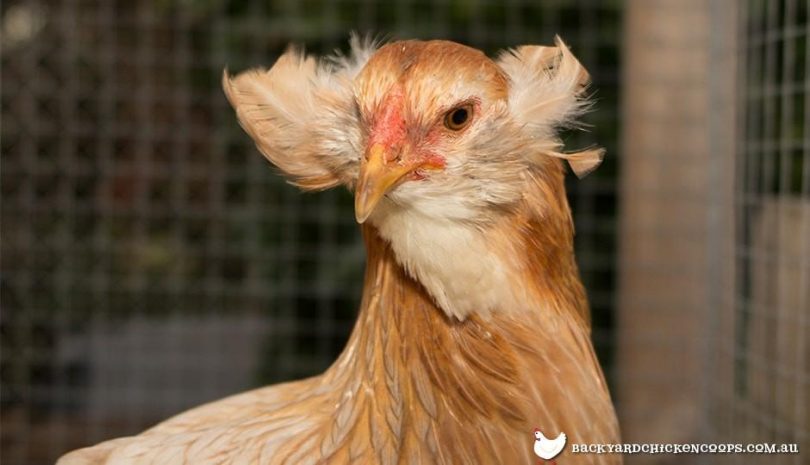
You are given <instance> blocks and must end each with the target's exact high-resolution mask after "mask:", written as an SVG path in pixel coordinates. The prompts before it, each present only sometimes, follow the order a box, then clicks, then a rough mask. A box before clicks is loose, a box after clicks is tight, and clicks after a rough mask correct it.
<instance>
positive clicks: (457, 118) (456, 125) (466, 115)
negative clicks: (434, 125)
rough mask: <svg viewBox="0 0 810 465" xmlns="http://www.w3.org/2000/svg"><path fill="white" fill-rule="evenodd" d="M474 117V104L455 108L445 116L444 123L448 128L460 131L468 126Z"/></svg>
mask: <svg viewBox="0 0 810 465" xmlns="http://www.w3.org/2000/svg"><path fill="white" fill-rule="evenodd" d="M471 117H472V105H464V106H462V107H458V108H454V109H452V110H450V111H448V112H447V114H446V115H445V116H444V125H445V126H447V129H450V130H453V131H460V130H462V129H464V128H465V127H467V125H468V124H469V123H470V119H471Z"/></svg>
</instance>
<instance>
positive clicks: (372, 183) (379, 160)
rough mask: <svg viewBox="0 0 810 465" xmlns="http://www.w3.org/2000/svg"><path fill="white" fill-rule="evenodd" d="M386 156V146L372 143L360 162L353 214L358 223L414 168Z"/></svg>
mask: <svg viewBox="0 0 810 465" xmlns="http://www.w3.org/2000/svg"><path fill="white" fill-rule="evenodd" d="M388 158H389V154H388V152H387V150H386V148H385V147H384V146H383V145H381V144H374V145H372V146H371V147H370V148H369V150H368V152H367V153H366V157H365V159H364V160H362V161H361V162H360V176H359V178H358V179H357V187H356V189H355V192H354V215H355V218H357V222H358V223H361V224H362V223H363V222H364V221H366V219H368V217H369V215H371V212H373V211H374V208H375V207H376V206H377V204H378V203H380V200H381V199H382V198H383V196H384V195H385V194H386V193H387V192H388V191H390V190H391V189H393V188H394V187H395V186H396V185H397V184H398V183H399V181H400V180H401V179H402V178H403V177H404V176H405V175H407V174H408V173H410V172H411V171H413V170H414V168H415V166H412V165H410V164H408V163H406V164H402V163H399V162H397V161H388Z"/></svg>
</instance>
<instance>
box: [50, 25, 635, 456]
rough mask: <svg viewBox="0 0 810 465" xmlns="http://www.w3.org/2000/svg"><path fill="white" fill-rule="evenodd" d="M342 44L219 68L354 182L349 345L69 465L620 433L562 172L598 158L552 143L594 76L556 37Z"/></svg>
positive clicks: (260, 119)
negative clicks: (354, 303)
mask: <svg viewBox="0 0 810 465" xmlns="http://www.w3.org/2000/svg"><path fill="white" fill-rule="evenodd" d="M351 45H352V51H351V53H350V54H349V55H348V56H342V55H336V56H333V57H330V58H325V59H321V60H318V59H316V58H314V57H310V56H306V55H305V54H304V53H303V52H302V51H300V50H299V49H294V48H293V49H290V50H289V51H288V52H287V53H285V54H284V55H282V56H281V57H280V58H279V59H278V61H277V62H276V63H275V65H274V66H273V67H272V68H270V69H269V70H252V71H247V72H245V73H243V74H240V75H238V76H236V77H231V76H229V75H228V74H227V72H226V73H225V75H224V77H223V85H224V88H225V93H226V95H227V97H228V100H229V101H230V102H231V104H232V105H233V107H234V108H235V109H236V113H237V115H238V118H239V121H240V123H241V125H242V127H243V128H244V129H245V131H246V132H247V133H248V134H249V135H250V136H251V137H252V138H253V139H254V141H255V142H256V144H257V146H258V148H259V150H260V151H261V152H262V154H264V156H266V157H267V158H268V159H269V160H270V161H271V162H272V163H273V164H274V165H275V166H277V167H278V168H279V169H280V170H281V171H282V172H283V173H284V174H285V175H287V176H288V177H289V178H290V179H291V181H292V182H293V183H295V184H296V185H298V186H300V187H301V188H303V189H309V190H313V189H315V190H317V189H327V188H331V187H336V186H340V185H344V186H347V187H348V188H349V189H351V190H353V191H354V196H355V212H356V219H357V221H358V222H359V223H361V230H362V235H363V239H364V241H365V245H366V248H367V265H366V273H365V285H364V286H365V287H364V289H363V296H362V303H361V306H360V307H361V308H360V312H359V316H358V321H357V324H356V326H355V328H354V331H353V333H352V335H351V337H350V339H349V342H348V344H347V346H346V348H345V350H344V351H343V353H342V354H341V355H340V357H339V358H338V359H337V361H336V362H335V363H334V365H332V366H331V367H330V368H329V369H328V370H327V371H326V372H325V373H323V374H322V375H320V376H316V377H313V378H309V379H305V380H302V381H295V382H291V383H286V384H281V385H277V386H270V387H265V388H261V389H257V390H254V391H250V392H247V393H243V394H239V395H236V396H233V397H229V398H226V399H224V400H220V401H217V402H213V403H211V404H208V405H204V406H201V407H198V408H195V409H192V410H190V411H188V412H185V413H182V414H180V415H178V416H176V417H174V418H171V419H169V420H167V421H165V422H163V423H161V424H159V425H157V426H155V427H153V428H152V429H149V430H147V431H146V432H144V433H142V434H140V435H138V436H134V437H126V438H120V439H115V440H111V441H107V442H104V443H101V444H99V445H96V446H94V447H90V448H86V449H81V450H78V451H75V452H73V453H70V454H68V455H66V456H65V457H63V458H62V459H61V461H60V462H59V463H60V464H62V465H68V464H100V463H105V464H195V465H202V464H215V463H216V464H254V463H255V464H258V463H261V464H315V463H329V464H349V463H357V464H363V463H381V464H400V463H407V464H430V463H437V464H473V463H480V464H520V463H523V464H529V463H535V461H536V460H537V459H536V457H535V455H534V452H533V444H534V440H535V438H534V435H533V431H534V429H535V427H539V428H542V430H543V431H546V432H547V433H549V434H550V435H551V436H552V437H556V436H557V435H558V434H560V433H561V432H564V433H565V434H566V435H567V437H568V440H569V443H617V442H618V441H619V433H618V425H617V421H616V416H615V413H614V409H613V406H612V404H611V400H610V396H609V393H608V390H607V387H606V384H605V379H604V376H603V374H602V371H601V369H600V367H599V364H598V362H597V359H596V356H595V354H594V350H593V346H592V344H591V341H590V321H589V313H588V312H589V310H588V303H587V299H586V296H585V292H584V289H583V286H582V283H581V281H580V278H579V272H578V270H577V266H576V263H575V261H574V254H573V245H572V244H573V233H574V228H573V224H572V217H571V213H570V210H569V207H568V203H567V200H566V196H565V188H564V184H563V178H564V175H565V166H564V163H565V162H567V163H568V164H569V165H570V166H571V168H572V170H573V171H574V172H575V173H576V174H578V175H583V174H585V173H587V172H588V171H590V170H591V169H593V168H595V167H596V166H597V165H598V164H599V162H600V161H601V157H602V151H601V150H600V149H588V150H584V151H580V152H564V151H563V148H562V143H561V140H560V138H559V136H558V135H557V131H558V130H559V128H561V127H564V126H570V125H574V124H576V118H577V117H578V116H580V115H581V114H582V113H583V112H584V111H585V110H586V109H587V105H588V103H587V101H586V98H585V97H586V96H585V95H584V93H585V88H586V86H587V84H588V74H587V73H586V71H585V70H584V69H583V67H582V66H581V65H580V63H579V62H578V61H577V60H576V59H575V58H574V56H573V55H572V54H571V52H570V51H569V49H568V48H567V47H566V46H565V45H564V44H563V43H562V41H560V40H559V39H558V40H557V42H556V46H554V47H542V46H522V47H518V48H516V49H514V50H509V51H505V52H503V53H502V54H501V55H500V56H499V57H498V58H497V59H495V60H492V59H490V58H488V57H487V56H485V55H484V54H483V53H481V52H480V51H477V50H475V49H472V48H469V47H466V46H463V45H460V44H457V43H453V42H447V41H426V42H423V41H415V40H409V41H398V42H392V43H388V44H386V45H384V46H381V47H378V46H377V45H376V44H374V43H371V42H367V41H361V40H358V39H356V38H355V39H353V40H352V44H351ZM560 460H561V461H562V460H564V463H567V464H584V463H620V462H621V457H619V456H615V455H590V454H574V453H566V452H565V451H563V455H561V456H560Z"/></svg>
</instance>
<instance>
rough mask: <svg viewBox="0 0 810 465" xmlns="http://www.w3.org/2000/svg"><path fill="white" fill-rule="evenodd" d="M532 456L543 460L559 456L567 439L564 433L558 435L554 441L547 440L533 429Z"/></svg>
mask: <svg viewBox="0 0 810 465" xmlns="http://www.w3.org/2000/svg"><path fill="white" fill-rule="evenodd" d="M534 438H535V441H534V455H536V456H538V457H540V458H541V459H543V460H551V459H553V458H554V457H556V456H558V455H560V452H562V450H563V447H565V442H566V440H567V439H568V438H567V436H566V435H565V433H560V435H559V436H557V438H556V439H549V438H547V437H545V436H544V435H543V432H542V431H540V430H539V429H538V428H535V429H534Z"/></svg>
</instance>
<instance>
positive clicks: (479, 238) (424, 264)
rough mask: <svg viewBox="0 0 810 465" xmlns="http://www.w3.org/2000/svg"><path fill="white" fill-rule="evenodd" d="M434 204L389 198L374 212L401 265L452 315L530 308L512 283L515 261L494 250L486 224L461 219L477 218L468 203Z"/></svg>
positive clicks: (374, 218)
mask: <svg viewBox="0 0 810 465" xmlns="http://www.w3.org/2000/svg"><path fill="white" fill-rule="evenodd" d="M434 202H435V203H431V202H424V203H422V202H420V203H419V205H418V208H417V207H416V206H413V205H409V206H403V205H397V204H395V203H393V202H392V201H391V200H389V199H384V200H383V201H382V202H381V203H380V204H379V205H378V206H377V208H376V209H375V211H374V213H373V214H372V215H371V217H370V221H371V222H372V224H374V225H375V226H376V227H377V228H378V230H379V232H380V235H381V236H382V237H383V238H384V239H386V240H387V241H388V242H389V243H390V244H391V248H392V249H393V251H394V254H395V256H396V258H397V261H398V262H399V264H400V265H402V266H403V267H404V268H405V270H406V271H407V272H408V273H409V274H410V275H411V276H412V277H413V278H414V279H416V280H417V281H419V282H420V283H421V284H422V285H423V286H424V287H425V289H426V290H427V291H428V293H429V294H430V295H431V296H432V297H433V299H434V300H435V302H436V304H437V305H438V306H439V307H441V308H442V310H444V311H445V313H446V314H447V315H448V316H450V317H455V318H457V319H459V320H464V319H465V318H467V317H468V316H469V315H471V314H473V313H476V314H479V315H482V316H485V317H486V316H487V315H489V314H490V313H492V312H493V311H496V310H500V309H502V308H505V309H517V308H520V307H521V306H525V303H522V302H521V301H523V302H525V301H526V299H522V298H521V296H518V295H515V294H516V292H519V291H516V290H515V289H514V288H513V286H511V285H510V280H509V274H510V271H509V270H510V269H511V267H510V264H511V263H508V262H512V260H511V259H509V258H506V257H502V256H500V255H498V254H496V253H494V251H492V250H490V248H489V246H488V241H487V240H486V237H485V233H484V232H483V231H482V229H481V228H480V227H477V226H476V225H475V224H474V223H472V222H466V221H458V219H459V217H463V218H466V219H471V217H470V216H469V214H470V213H472V210H470V209H469V207H467V206H462V205H461V203H463V202H456V204H454V205H452V207H451V208H450V210H448V203H450V204H453V201H452V200H451V199H448V198H444V199H443V202H441V205H439V202H436V201H435V200H434ZM434 208H435V210H434ZM479 213H480V212H479ZM440 215H441V216H440Z"/></svg>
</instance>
